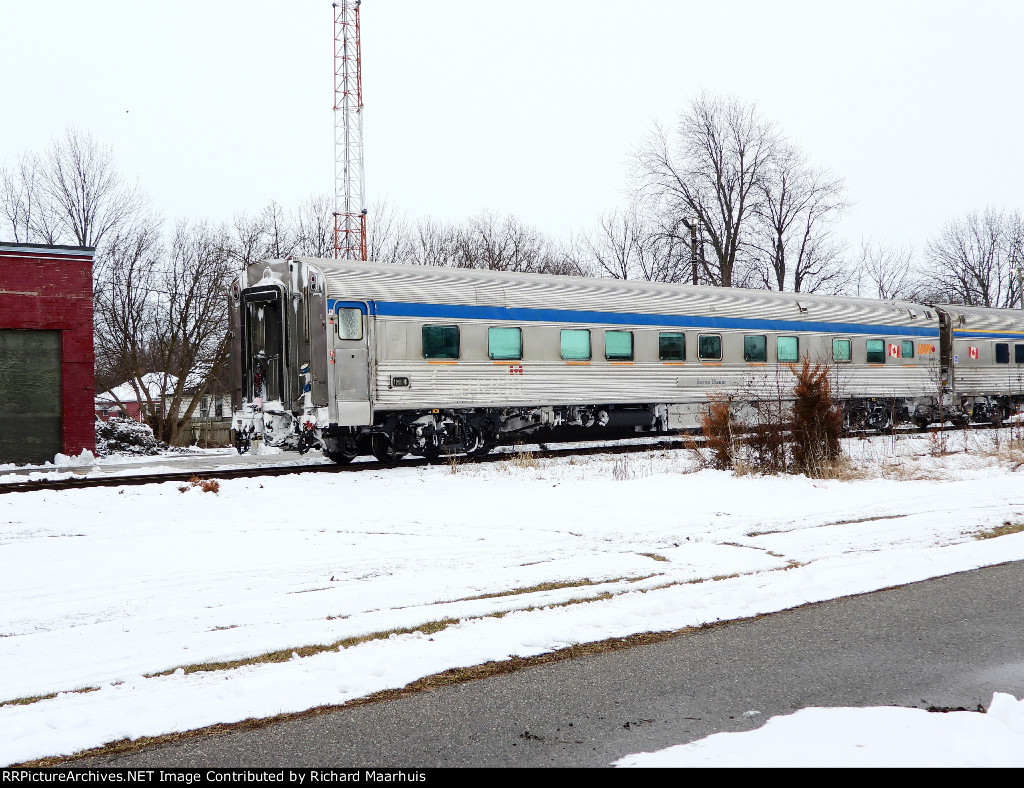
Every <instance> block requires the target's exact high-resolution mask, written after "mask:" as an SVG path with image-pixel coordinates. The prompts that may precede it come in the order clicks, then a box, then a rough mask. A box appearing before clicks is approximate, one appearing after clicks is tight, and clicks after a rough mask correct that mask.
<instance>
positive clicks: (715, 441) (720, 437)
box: [698, 394, 740, 471]
mask: <svg viewBox="0 0 1024 788" xmlns="http://www.w3.org/2000/svg"><path fill="white" fill-rule="evenodd" d="M708 400H709V404H708V409H707V410H706V411H705V412H704V414H703V415H702V416H701V424H700V429H701V433H703V435H704V446H703V450H700V451H699V452H698V456H699V458H700V461H701V463H702V464H704V465H706V466H708V467H711V468H714V469H715V470H719V471H727V470H731V469H732V468H733V466H734V464H735V462H736V457H737V455H738V454H739V447H740V439H739V433H740V425H739V423H738V421H737V419H736V416H735V414H734V413H733V397H732V395H728V394H712V395H710V396H709V397H708Z"/></svg>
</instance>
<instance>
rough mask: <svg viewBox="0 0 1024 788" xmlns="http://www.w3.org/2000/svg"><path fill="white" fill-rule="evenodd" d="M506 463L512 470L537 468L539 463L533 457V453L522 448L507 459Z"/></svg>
mask: <svg viewBox="0 0 1024 788" xmlns="http://www.w3.org/2000/svg"><path fill="white" fill-rule="evenodd" d="M508 462H509V465H511V466H512V467H513V468H537V467H539V463H538V462H537V458H536V457H534V456H533V452H532V451H528V450H526V449H522V448H520V449H518V450H517V451H516V452H515V454H513V455H512V456H511V457H509V459H508Z"/></svg>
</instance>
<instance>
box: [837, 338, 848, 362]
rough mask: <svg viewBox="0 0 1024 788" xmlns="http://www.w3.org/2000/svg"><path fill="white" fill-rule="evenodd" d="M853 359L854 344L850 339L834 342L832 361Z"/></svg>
mask: <svg viewBox="0 0 1024 788" xmlns="http://www.w3.org/2000/svg"><path fill="white" fill-rule="evenodd" d="M852 359H853V343H852V342H851V341H850V340H849V339H833V340H832V360H833V361H851V360H852Z"/></svg>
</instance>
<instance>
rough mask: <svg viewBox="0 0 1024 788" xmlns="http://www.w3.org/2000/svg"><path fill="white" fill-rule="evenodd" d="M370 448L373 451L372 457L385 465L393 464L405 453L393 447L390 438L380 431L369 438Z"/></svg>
mask: <svg viewBox="0 0 1024 788" xmlns="http://www.w3.org/2000/svg"><path fill="white" fill-rule="evenodd" d="M370 450H371V451H372V452H373V456H374V457H376V458H377V459H378V460H380V461H381V462H383V463H384V464H386V465H394V464H395V463H396V462H398V461H399V460H400V459H402V458H403V457H404V456H405V454H403V453H402V452H400V451H398V450H396V449H395V447H394V444H392V442H391V438H389V437H388V436H387V435H383V434H381V433H377V434H375V435H373V437H372V438H370Z"/></svg>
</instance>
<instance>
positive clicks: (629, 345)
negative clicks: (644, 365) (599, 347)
mask: <svg viewBox="0 0 1024 788" xmlns="http://www.w3.org/2000/svg"><path fill="white" fill-rule="evenodd" d="M604 357H605V358H607V359H611V360H612V361H632V360H633V332H632V331H605V332H604Z"/></svg>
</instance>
